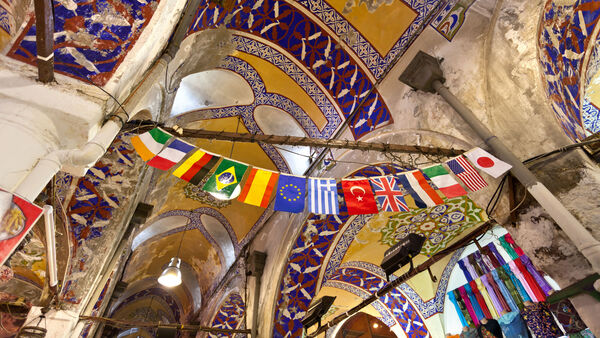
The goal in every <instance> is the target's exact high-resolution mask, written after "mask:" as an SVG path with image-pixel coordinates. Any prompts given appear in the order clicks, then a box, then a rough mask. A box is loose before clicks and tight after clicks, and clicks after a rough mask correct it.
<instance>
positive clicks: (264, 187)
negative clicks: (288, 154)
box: [238, 168, 279, 208]
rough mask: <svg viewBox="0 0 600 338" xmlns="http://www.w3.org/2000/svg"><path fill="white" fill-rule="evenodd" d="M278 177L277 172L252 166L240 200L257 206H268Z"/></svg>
mask: <svg viewBox="0 0 600 338" xmlns="http://www.w3.org/2000/svg"><path fill="white" fill-rule="evenodd" d="M278 178H279V174H278V173H276V172H273V171H269V170H263V169H258V168H252V170H251V171H250V175H249V176H248V179H247V180H246V185H245V186H244V189H243V190H242V192H241V193H240V196H239V197H238V200H239V201H241V202H244V203H247V204H252V205H256V206H257V207H263V208H266V207H268V206H269V200H270V199H271V194H272V193H273V188H275V185H276V184H277V179H278Z"/></svg>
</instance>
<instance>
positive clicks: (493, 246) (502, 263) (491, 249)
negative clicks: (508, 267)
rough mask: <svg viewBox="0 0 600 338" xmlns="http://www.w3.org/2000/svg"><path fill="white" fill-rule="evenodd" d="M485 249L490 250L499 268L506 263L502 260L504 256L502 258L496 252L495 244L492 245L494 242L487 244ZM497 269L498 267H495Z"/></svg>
mask: <svg viewBox="0 0 600 338" xmlns="http://www.w3.org/2000/svg"><path fill="white" fill-rule="evenodd" d="M486 248H488V249H490V252H491V253H492V254H493V256H494V257H495V258H496V259H497V260H498V264H499V265H500V266H502V265H504V264H506V261H505V260H504V256H502V255H501V254H500V252H498V249H497V248H496V244H494V242H492V243H490V244H488V245H487V246H486ZM496 268H498V267H496Z"/></svg>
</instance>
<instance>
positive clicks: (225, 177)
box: [202, 159, 248, 199]
mask: <svg viewBox="0 0 600 338" xmlns="http://www.w3.org/2000/svg"><path fill="white" fill-rule="evenodd" d="M246 170H248V166H247V165H245V164H242V163H239V162H235V161H232V160H228V159H223V161H221V164H219V166H218V167H217V170H215V173H214V174H213V175H212V176H211V177H210V178H209V179H208V182H206V184H205V185H204V187H202V190H204V191H207V192H212V193H215V194H217V195H219V196H220V197H221V198H223V199H230V198H231V195H232V194H233V191H234V190H235V188H236V187H237V186H238V185H239V184H240V182H241V181H242V177H244V173H246Z"/></svg>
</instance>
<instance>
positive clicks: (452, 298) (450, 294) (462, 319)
mask: <svg viewBox="0 0 600 338" xmlns="http://www.w3.org/2000/svg"><path fill="white" fill-rule="evenodd" d="M448 299H450V301H451V302H452V304H454V309H455V310H456V314H457V315H458V319H460V323H461V324H462V326H468V325H469V324H468V323H467V320H466V319H465V316H464V315H463V312H462V310H461V308H460V306H459V305H458V302H457V301H456V297H455V296H454V292H448Z"/></svg>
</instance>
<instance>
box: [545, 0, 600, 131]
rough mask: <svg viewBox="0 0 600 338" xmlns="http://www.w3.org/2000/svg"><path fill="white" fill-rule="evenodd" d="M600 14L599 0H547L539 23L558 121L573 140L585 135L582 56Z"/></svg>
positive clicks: (583, 66)
mask: <svg viewBox="0 0 600 338" xmlns="http://www.w3.org/2000/svg"><path fill="white" fill-rule="evenodd" d="M599 17H600V3H599V2H598V1H593V0H577V1H575V2H574V3H573V4H567V5H563V4H561V5H558V4H557V3H556V2H555V1H552V0H547V1H546V5H545V7H544V13H543V20H542V21H541V23H540V30H539V31H540V35H539V38H538V44H539V53H540V54H539V60H540V63H541V65H542V71H543V74H544V79H545V80H546V82H545V83H546V90H547V94H548V96H549V98H550V100H551V102H552V109H553V110H554V113H555V114H556V117H557V119H558V121H559V123H560V124H561V126H562V128H563V129H564V131H565V133H566V134H567V136H569V137H570V138H571V139H572V140H574V141H576V140H581V139H583V138H585V137H586V132H585V128H584V124H583V119H582V113H581V110H582V105H583V100H582V95H583V92H582V88H580V82H581V80H580V79H581V77H582V76H583V77H585V68H586V67H587V65H585V64H583V60H585V54H586V53H587V49H588V48H587V47H588V44H589V40H590V36H591V35H590V34H591V33H592V32H593V31H594V27H595V26H596V24H597V23H598V18H599Z"/></svg>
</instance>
